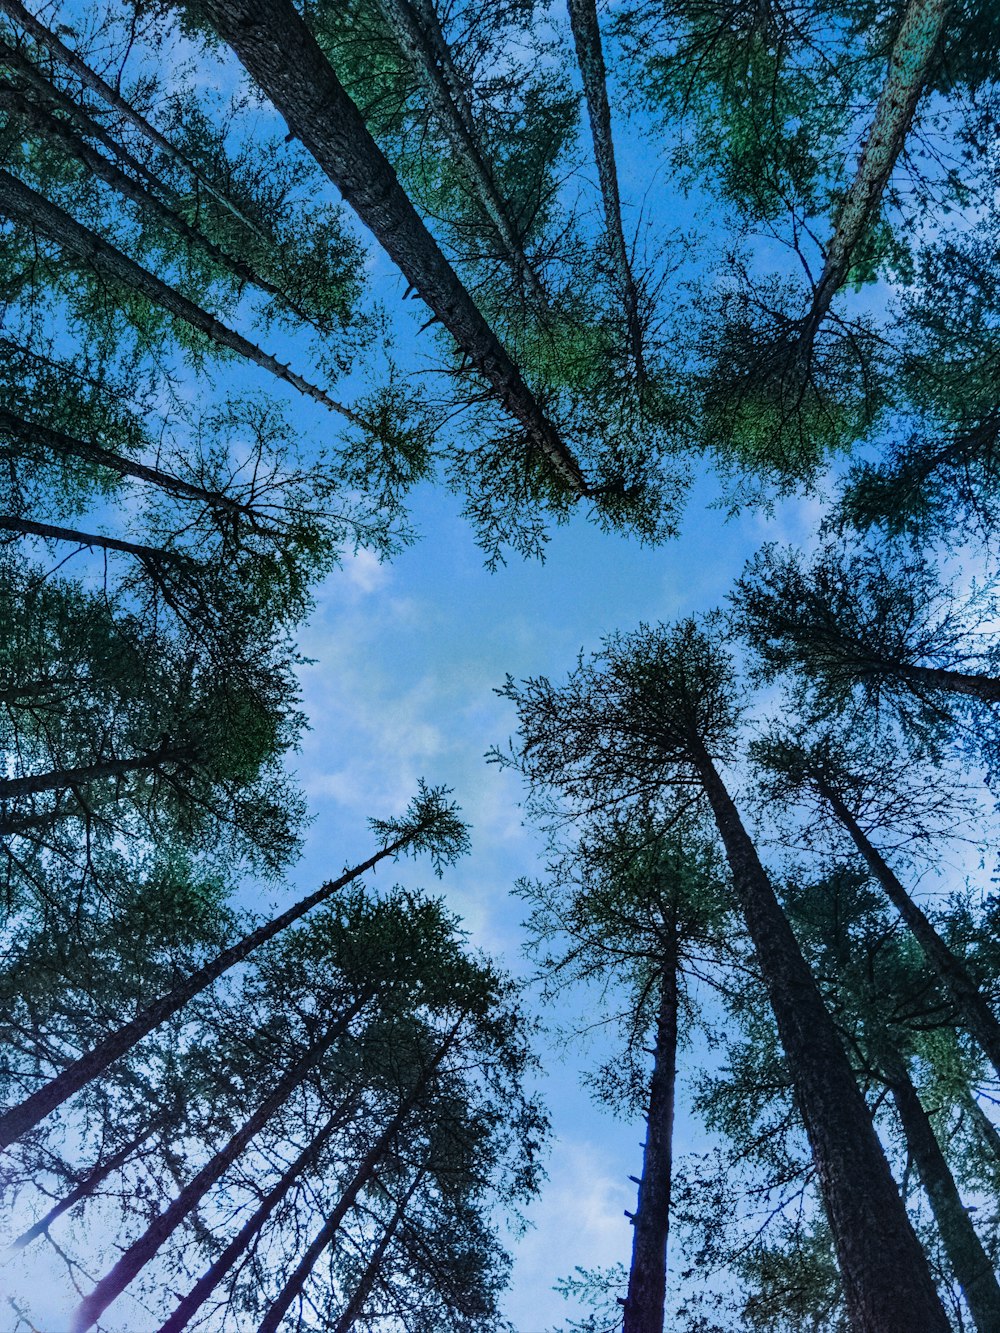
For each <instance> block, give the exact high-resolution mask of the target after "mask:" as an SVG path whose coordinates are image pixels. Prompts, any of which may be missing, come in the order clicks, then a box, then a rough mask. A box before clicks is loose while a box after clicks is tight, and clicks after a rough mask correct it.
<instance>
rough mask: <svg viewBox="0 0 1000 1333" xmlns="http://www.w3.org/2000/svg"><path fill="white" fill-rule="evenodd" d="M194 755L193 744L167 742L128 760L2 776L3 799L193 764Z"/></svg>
mask: <svg viewBox="0 0 1000 1333" xmlns="http://www.w3.org/2000/svg"><path fill="white" fill-rule="evenodd" d="M194 757H195V755H194V751H193V750H192V749H191V747H190V746H170V745H163V746H160V747H159V748H158V749H156V750H149V751H147V752H146V753H145V754H135V755H129V756H128V757H127V758H125V759H102V760H101V761H100V762H99V763H96V764H86V765H84V766H83V767H81V768H57V769H53V770H52V771H51V772H49V773H36V774H34V775H30V776H28V777H23V778H0V801H13V800H17V799H18V798H19V797H21V796H35V795H37V794H38V793H39V792H43V791H59V790H61V789H62V788H64V787H81V786H83V784H84V783H87V782H101V781H102V780H103V779H105V778H119V777H124V776H125V775H126V774H128V773H142V772H148V771H149V770H150V769H153V768H160V767H161V766H162V765H163V764H184V763H190V762H191V760H192V759H193V758H194ZM0 828H2V824H0Z"/></svg>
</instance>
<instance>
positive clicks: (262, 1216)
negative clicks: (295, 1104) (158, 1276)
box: [158, 1098, 355, 1333]
mask: <svg viewBox="0 0 1000 1333" xmlns="http://www.w3.org/2000/svg"><path fill="white" fill-rule="evenodd" d="M349 1100H351V1101H353V1100H355V1099H353V1098H352V1099H349ZM343 1109H344V1108H343V1106H340V1107H338V1108H337V1110H336V1111H334V1113H333V1115H332V1116H331V1117H330V1119H329V1120H328V1121H327V1122H326V1124H325V1125H324V1126H323V1128H322V1129H321V1130H320V1132H319V1133H318V1134H317V1135H316V1136H315V1137H314V1138H313V1139H312V1140H311V1141H310V1142H309V1143H308V1144H307V1145H306V1147H305V1148H303V1150H302V1152H300V1153H299V1155H298V1157H296V1159H295V1161H294V1162H293V1163H292V1164H291V1166H289V1168H288V1169H287V1170H286V1171H285V1173H284V1174H283V1175H282V1177H281V1179H280V1180H278V1181H277V1183H276V1184H275V1185H274V1186H273V1187H272V1188H271V1189H270V1190H269V1191H268V1193H267V1194H266V1195H265V1196H264V1198H263V1199H262V1200H261V1203H260V1206H259V1207H258V1208H257V1209H256V1210H255V1211H254V1213H253V1214H252V1215H251V1216H250V1217H248V1218H247V1220H246V1222H244V1224H243V1226H242V1227H241V1228H240V1230H239V1231H238V1232H237V1233H236V1235H235V1236H234V1237H233V1239H232V1240H231V1241H230V1242H229V1244H228V1245H227V1246H226V1248H225V1249H224V1250H223V1251H222V1253H221V1254H220V1255H219V1257H218V1258H217V1259H216V1260H215V1262H214V1263H213V1264H212V1265H211V1267H210V1268H208V1269H207V1270H206V1271H205V1272H204V1273H203V1274H202V1276H201V1277H200V1278H199V1279H198V1281H197V1282H196V1283H195V1284H194V1286H193V1287H192V1288H191V1290H190V1291H189V1292H188V1293H187V1295H186V1296H185V1297H184V1298H183V1300H182V1301H181V1303H180V1304H179V1305H178V1306H177V1308H176V1309H175V1310H174V1311H173V1313H172V1314H171V1315H170V1316H169V1318H168V1319H167V1320H166V1322H165V1323H163V1324H161V1325H160V1328H159V1330H158V1333H180V1330H181V1329H183V1328H186V1327H187V1325H188V1324H189V1323H190V1321H191V1319H192V1318H193V1317H194V1315H196V1314H197V1313H198V1311H199V1310H200V1309H201V1307H202V1306H203V1305H204V1303H205V1301H207V1300H208V1298H209V1296H211V1294H212V1292H213V1291H215V1289H216V1287H217V1286H218V1285H219V1283H220V1282H221V1281H222V1279H223V1278H224V1277H225V1276H226V1274H227V1273H228V1272H229V1270H230V1269H231V1268H232V1266H233V1264H235V1262H236V1260H237V1259H238V1258H239V1257H240V1255H241V1254H243V1253H244V1251H245V1250H246V1249H247V1248H248V1247H249V1245H250V1243H251V1242H252V1241H253V1239H254V1237H255V1236H256V1235H258V1234H259V1232H260V1231H261V1230H262V1229H263V1227H264V1224H265V1223H266V1222H267V1220H268V1218H269V1217H270V1216H271V1214H272V1213H273V1212H274V1210H275V1209H276V1208H277V1207H278V1205H279V1204H280V1203H281V1201H282V1200H283V1199H284V1198H285V1196H286V1195H287V1194H288V1193H289V1191H290V1190H291V1188H292V1186H293V1185H294V1184H295V1182H296V1181H297V1180H298V1178H299V1176H301V1175H302V1173H303V1171H304V1170H305V1169H306V1168H307V1167H308V1166H309V1165H310V1164H311V1163H312V1162H314V1161H315V1160H316V1158H317V1156H318V1155H319V1153H320V1152H321V1151H322V1149H323V1146H324V1144H326V1143H327V1142H328V1141H329V1139H330V1137H331V1135H332V1134H333V1132H334V1130H335V1129H337V1128H339V1126H340V1125H342V1124H343Z"/></svg>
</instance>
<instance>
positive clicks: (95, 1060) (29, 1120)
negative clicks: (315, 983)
mask: <svg viewBox="0 0 1000 1333" xmlns="http://www.w3.org/2000/svg"><path fill="white" fill-rule="evenodd" d="M412 837H413V835H412V834H411V835H410V836H409V837H405V838H398V839H397V840H396V841H395V842H393V843H390V845H389V846H388V847H384V848H383V849H382V850H381V851H380V852H376V853H375V855H374V856H370V857H369V858H368V860H367V861H364V862H362V864H361V865H358V866H355V867H354V868H353V870H347V871H345V872H344V874H343V875H341V876H340V878H339V879H335V880H332V881H330V882H329V883H327V884H324V885H323V886H322V887H321V888H319V889H317V890H316V892H315V893H311V894H309V895H308V897H306V898H302V899H300V900H299V902H297V903H295V904H294V905H293V906H292V907H290V908H289V909H288V910H287V911H286V912H282V913H281V914H280V915H279V916H276V917H273V918H272V920H270V921H268V922H265V924H264V925H262V926H258V927H257V929H256V930H252V931H250V933H249V934H248V935H244V936H243V938H242V939H241V940H238V941H237V942H236V944H233V945H230V947H229V948H228V949H223V950H222V952H221V953H218V954H216V956H215V957H214V958H213V959H212V960H211V961H210V962H208V963H205V964H204V966H203V967H199V968H198V969H197V970H196V971H195V972H192V973H191V975H190V976H189V977H186V978H185V979H184V980H183V981H181V982H179V983H178V984H177V985H176V986H175V987H174V988H173V990H170V991H168V992H167V993H166V995H161V996H160V998H159V999H158V1000H154V1001H153V1003H152V1004H150V1005H147V1006H146V1008H145V1009H143V1010H142V1012H141V1013H139V1014H137V1015H136V1016H135V1018H133V1019H132V1020H131V1022H128V1023H125V1024H123V1025H122V1026H121V1027H120V1028H117V1029H116V1030H115V1031H114V1032H112V1033H110V1034H109V1035H108V1036H107V1037H105V1038H104V1040H103V1041H100V1042H98V1044H97V1045H96V1046H95V1047H93V1049H92V1050H90V1051H88V1052H87V1053H86V1054H85V1055H81V1056H80V1058H79V1059H78V1060H74V1061H73V1063H72V1064H71V1065H67V1067H66V1068H65V1069H64V1070H63V1071H62V1072H61V1073H60V1074H57V1075H56V1076H55V1078H52V1079H50V1080H49V1082H48V1083H46V1084H44V1085H43V1086H42V1087H40V1088H36V1089H35V1091H34V1092H33V1093H32V1094H31V1095H30V1097H26V1098H25V1099H24V1101H23V1102H20V1103H19V1104H18V1105H17V1106H13V1107H11V1109H10V1110H9V1111H7V1112H5V1113H4V1114H3V1115H0V1149H3V1148H6V1147H7V1146H9V1145H10V1144H11V1143H14V1142H16V1141H17V1140H18V1139H19V1138H21V1137H22V1136H23V1135H25V1134H27V1133H28V1131H29V1130H30V1129H33V1128H34V1126H35V1125H37V1124H38V1123H39V1122H40V1121H42V1120H44V1119H45V1117H46V1116H47V1115H50V1114H51V1113H52V1112H53V1111H54V1110H55V1109H56V1107H58V1106H61V1105H62V1103H63V1102H64V1101H66V1100H67V1098H69V1097H72V1096H73V1094H74V1093H76V1092H79V1090H80V1089H81V1088H82V1087H85V1086H86V1085H87V1084H88V1083H89V1082H90V1080H91V1079H93V1078H98V1077H99V1076H100V1075H101V1074H103V1073H104V1071H105V1069H107V1068H108V1066H109V1065H111V1064H113V1063H114V1061H115V1060H118V1059H120V1058H121V1056H123V1055H125V1054H126V1052H128V1051H130V1050H131V1049H132V1047H133V1046H135V1045H136V1043H137V1042H140V1041H142V1039H143V1037H146V1036H148V1035H149V1033H150V1032H153V1031H154V1030H155V1029H156V1028H158V1027H159V1026H160V1024H161V1023H165V1022H166V1020H167V1019H168V1018H170V1017H172V1015H174V1014H176V1013H177V1012H178V1011H179V1010H181V1009H183V1008H184V1006H185V1005H186V1004H187V1003H188V1001H189V1000H192V999H193V998H194V997H195V996H196V995H198V994H200V993H201V992H202V991H203V990H205V989H206V988H207V987H209V986H211V985H212V983H213V982H214V981H217V980H218V978H219V977H221V976H222V974H223V973H224V972H226V971H228V970H229V968H231V967H235V966H236V964H237V963H242V962H243V960H244V959H246V958H248V957H249V956H250V954H252V953H253V951H254V950H255V949H256V948H258V947H259V946H260V945H261V944H264V943H266V941H267V940H270V939H273V938H274V937H275V936H276V935H278V934H280V933H281V931H283V930H284V929H285V928H286V927H288V926H290V925H292V924H293V923H294V922H296V921H298V920H299V919H300V918H301V917H303V916H305V915H306V913H307V912H309V911H311V910H312V908H314V907H316V906H318V905H319V904H320V903H322V902H325V901H326V900H327V899H328V898H331V897H332V896H333V895H334V894H335V893H336V892H338V890H340V889H342V888H344V887H345V885H347V884H350V883H351V881H352V880H355V879H357V877H358V876H359V875H363V874H364V873H365V872H366V871H368V870H371V869H372V867H373V866H376V865H377V864H378V863H379V861H382V860H384V859H385V857H387V856H394V855H395V853H396V852H398V851H400V850H401V848H403V847H405V846H406V844H407V843H408V842H410V841H412Z"/></svg>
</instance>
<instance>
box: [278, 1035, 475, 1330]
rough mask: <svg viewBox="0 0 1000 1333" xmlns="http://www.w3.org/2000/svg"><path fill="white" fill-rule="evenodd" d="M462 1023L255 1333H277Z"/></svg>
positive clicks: (357, 1174)
mask: <svg viewBox="0 0 1000 1333" xmlns="http://www.w3.org/2000/svg"><path fill="white" fill-rule="evenodd" d="M463 1021H464V1015H463V1017H462V1018H460V1019H459V1020H458V1022H457V1023H456V1024H455V1026H454V1027H453V1028H452V1029H451V1031H450V1032H449V1033H448V1035H447V1036H446V1037H445V1039H444V1041H443V1042H442V1043H441V1045H440V1046H439V1047H438V1049H437V1052H436V1054H435V1056H434V1059H433V1060H432V1061H431V1063H430V1064H429V1065H428V1067H427V1068H426V1069H425V1070H424V1071H423V1073H422V1074H421V1076H420V1078H419V1079H418V1080H417V1082H416V1083H415V1084H414V1086H413V1087H412V1088H411V1089H410V1091H409V1092H408V1093H407V1095H406V1096H405V1097H404V1098H403V1101H402V1102H401V1104H400V1106H399V1109H398V1110H397V1112H396V1114H395V1115H394V1116H393V1118H392V1119H391V1120H390V1121H389V1123H388V1124H387V1125H386V1126H385V1128H384V1129H383V1130H382V1133H381V1134H380V1135H379V1136H378V1138H377V1139H376V1140H375V1142H374V1143H373V1144H372V1146H371V1148H369V1150H368V1152H367V1153H366V1154H365V1157H364V1160H363V1161H362V1162H361V1165H360V1166H359V1167H358V1169H357V1171H356V1172H355V1174H354V1176H353V1177H352V1179H351V1183H350V1184H349V1185H348V1187H347V1189H346V1190H345V1191H344V1193H343V1194H342V1195H341V1196H340V1199H339V1200H338V1202H337V1205H336V1207H335V1208H334V1210H333V1212H332V1213H331V1214H330V1216H329V1217H328V1218H327V1219H326V1221H325V1222H324V1223H323V1225H322V1227H321V1228H320V1230H319V1231H318V1232H317V1234H316V1236H315V1237H314V1239H313V1241H312V1243H311V1244H310V1245H309V1248H308V1249H307V1250H306V1252H305V1254H304V1255H303V1256H302V1258H301V1259H300V1260H299V1263H298V1265H297V1267H296V1268H295V1270H294V1272H293V1273H292V1274H291V1275H290V1276H289V1278H288V1279H287V1280H286V1282H285V1284H284V1286H283V1287H282V1288H281V1290H280V1291H279V1293H278V1295H277V1296H276V1297H275V1299H274V1301H273V1302H272V1303H271V1305H270V1306H269V1307H268V1310H267V1313H266V1314H265V1316H264V1318H263V1320H262V1321H261V1324H260V1327H259V1328H258V1330H257V1333H277V1329H278V1326H279V1325H280V1323H281V1321H282V1319H284V1317H285V1315H286V1313H287V1312H288V1308H289V1306H290V1305H291V1304H292V1302H293V1301H294V1300H295V1298H296V1297H297V1296H298V1295H299V1294H300V1292H301V1291H302V1289H303V1287H304V1286H305V1284H306V1282H307V1281H308V1280H309V1274H310V1273H311V1272H312V1270H313V1268H314V1266H315V1264H316V1261H317V1260H318V1259H319V1257H320V1255H321V1254H322V1253H323V1251H324V1250H325V1249H326V1248H327V1246H328V1245H329V1244H330V1242H331V1241H332V1240H333V1238H334V1236H335V1235H336V1234H337V1231H338V1229H339V1227H340V1224H341V1222H343V1220H344V1218H345V1217H346V1216H347V1214H348V1213H349V1212H350V1210H351V1208H353V1207H354V1203H355V1201H356V1199H357V1197H358V1195H359V1194H360V1193H361V1191H362V1190H363V1189H364V1187H365V1186H366V1185H367V1184H368V1182H369V1181H370V1180H371V1179H372V1178H373V1177H374V1175H375V1169H376V1167H377V1166H378V1164H379V1162H380V1161H381V1160H382V1155H383V1153H384V1152H385V1150H386V1149H387V1148H388V1146H389V1144H390V1143H391V1142H392V1140H393V1138H394V1137H395V1136H396V1135H397V1134H398V1133H399V1131H400V1130H401V1129H402V1127H403V1125H404V1124H405V1122H406V1119H407V1117H408V1116H409V1113H410V1111H412V1109H413V1107H414V1106H415V1105H416V1104H417V1102H418V1101H419V1099H420V1097H421V1095H422V1093H423V1091H424V1089H425V1088H426V1087H427V1085H428V1083H429V1082H430V1080H431V1078H432V1077H433V1075H434V1072H435V1071H436V1070H437V1068H438V1066H439V1065H440V1064H441V1061H442V1060H443V1059H444V1057H445V1056H446V1055H447V1053H448V1051H449V1049H450V1048H451V1046H452V1043H453V1042H454V1040H455V1038H456V1036H457V1035H458V1031H459V1028H460V1027H461V1025H462V1022H463Z"/></svg>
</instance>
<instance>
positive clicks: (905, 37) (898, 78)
mask: <svg viewBox="0 0 1000 1333" xmlns="http://www.w3.org/2000/svg"><path fill="white" fill-rule="evenodd" d="M950 8H951V0H909V3H908V4H907V5H906V9H905V11H904V13H903V18H902V22H901V24H900V28H899V33H898V34H897V37H896V41H895V43H894V45H893V48H892V53H891V55H890V56H889V72H888V74H887V76H886V81H885V84H884V86H883V88H882V93H881V96H880V97H879V100H878V105H877V106H876V108H875V117H874V119H873V121H872V127H871V129H870V131H869V132H868V138H867V139H866V140H865V146H864V149H863V150H862V153H861V160H860V161H859V163H858V169H857V172H856V174H855V176H854V180H853V181H852V182H851V185H850V188H849V189H848V191H847V197H846V198H845V199H844V202H843V204H842V205H841V209H840V214H839V216H838V218H837V225H836V229H835V230H834V233H833V235H832V237H831V238H830V240H829V242H828V243H827V247H826V262H825V264H824V266H823V272H822V274H821V275H820V279H819V282H818V283H817V285H816V291H815V294H814V296H813V303H812V307H811V309H810V311H809V315H808V317H807V318H806V322H805V327H804V330H803V335H802V337H803V342H804V344H806V345H807V346H809V345H811V343H812V340H813V338H814V337H815V335H816V330H817V329H818V328H819V326H820V324H821V323H822V322H823V320H824V319H825V317H826V315H827V312H828V311H829V309H830V306H831V304H832V302H833V298H834V296H835V295H836V294H837V292H838V291H839V290H840V288H841V287H842V286H843V285H844V282H845V280H846V278H847V274H848V272H849V270H850V267H851V258H852V256H853V254H854V251H855V249H856V248H857V245H858V242H859V241H860V240H861V239H862V237H863V236H864V234H865V232H866V231H867V229H868V227H869V226H870V225H871V221H872V218H873V216H874V215H875V213H876V212H877V210H878V208H879V206H880V204H881V201H882V194H883V191H884V190H885V187H886V184H887V183H888V180H889V177H890V175H891V174H892V169H893V167H894V166H895V165H896V159H897V158H898V157H899V154H900V153H901V152H902V149H903V144H904V143H905V141H906V136H907V133H908V132H909V129H910V124H911V122H912V120H913V113H914V112H915V111H916V109H917V102H918V101H919V100H920V94H921V93H922V92H923V90H924V84H925V82H926V80H927V73H928V70H929V68H930V64H931V61H932V59H933V58H934V53H935V51H936V50H937V46H938V43H939V41H940V38H941V32H942V30H943V28H944V25H945V20H946V19H947V17H948V11H949V10H950Z"/></svg>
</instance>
